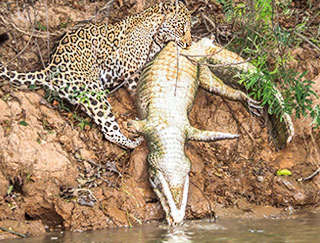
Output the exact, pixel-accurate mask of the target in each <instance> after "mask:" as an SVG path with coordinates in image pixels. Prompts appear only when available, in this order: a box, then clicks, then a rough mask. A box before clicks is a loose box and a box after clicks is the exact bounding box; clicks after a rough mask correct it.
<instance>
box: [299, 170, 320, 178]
mask: <svg viewBox="0 0 320 243" xmlns="http://www.w3.org/2000/svg"><path fill="white" fill-rule="evenodd" d="M319 173H320V167H319V168H318V169H317V170H316V171H315V172H313V173H312V174H311V175H309V176H307V177H304V178H300V179H298V181H309V180H311V179H312V178H313V177H315V176H316V175H318V174H319Z"/></svg>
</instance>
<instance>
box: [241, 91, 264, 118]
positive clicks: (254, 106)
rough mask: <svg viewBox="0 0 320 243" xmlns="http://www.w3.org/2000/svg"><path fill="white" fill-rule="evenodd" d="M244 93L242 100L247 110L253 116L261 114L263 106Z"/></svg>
mask: <svg viewBox="0 0 320 243" xmlns="http://www.w3.org/2000/svg"><path fill="white" fill-rule="evenodd" d="M244 95H245V97H244V98H245V99H244V102H245V104H246V105H247V108H248V110H249V112H250V113H252V114H253V115H255V116H261V115H262V113H263V107H262V106H260V104H261V102H259V101H256V100H254V99H252V98H250V97H249V96H247V95H246V94H244Z"/></svg>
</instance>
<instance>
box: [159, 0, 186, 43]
mask: <svg viewBox="0 0 320 243" xmlns="http://www.w3.org/2000/svg"><path fill="white" fill-rule="evenodd" d="M159 9H160V13H161V14H162V16H163V22H162V25H161V27H160V29H159V33H158V38H159V39H161V41H162V42H163V43H164V44H165V43H167V42H169V41H175V42H177V44H178V45H179V46H180V47H182V48H186V47H188V46H190V45H191V42H192V39H191V15H190V12H189V10H188V9H187V7H186V5H185V4H184V1H175V0H168V1H165V2H163V3H160V6H159Z"/></svg>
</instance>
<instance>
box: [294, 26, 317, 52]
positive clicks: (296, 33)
mask: <svg viewBox="0 0 320 243" xmlns="http://www.w3.org/2000/svg"><path fill="white" fill-rule="evenodd" d="M293 33H294V34H295V35H297V36H299V37H300V38H301V39H303V40H304V41H305V42H307V43H308V44H309V45H311V46H312V47H314V48H315V49H316V50H317V51H318V52H319V53H320V48H319V47H318V46H317V45H315V44H313V43H312V42H311V41H310V40H309V39H308V38H307V37H305V36H304V35H302V34H300V33H298V32H296V31H293Z"/></svg>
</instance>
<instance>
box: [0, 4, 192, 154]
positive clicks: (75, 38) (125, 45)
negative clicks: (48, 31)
mask: <svg viewBox="0 0 320 243" xmlns="http://www.w3.org/2000/svg"><path fill="white" fill-rule="evenodd" d="M190 30H191V28H190V13H189V11H188V9H187V8H186V6H185V5H184V4H183V2H182V1H178V5H176V1H173V0H167V1H163V2H161V3H159V4H157V5H155V6H153V7H150V8H148V9H146V10H145V11H143V12H141V13H139V14H137V15H133V16H129V17H127V18H125V19H123V20H122V21H120V22H119V23H115V24H109V25H107V24H104V23H100V24H94V23H90V24H87V25H84V26H81V27H79V28H76V29H74V30H72V31H70V32H69V33H67V34H65V35H64V36H63V37H62V38H61V39H60V40H59V42H58V43H57V45H56V49H55V51H54V52H53V54H52V57H51V60H50V62H49V64H48V65H47V67H46V68H45V69H43V70H40V71H35V72H27V73H20V72H16V71H10V70H8V69H7V68H5V67H4V66H3V65H2V64H0V79H4V80H7V81H9V82H10V83H11V84H13V85H15V86H21V85H25V86H31V85H36V86H43V87H46V88H48V89H50V90H52V91H55V92H56V93H57V94H58V95H59V96H60V97H61V98H65V99H67V100H69V101H70V102H71V103H72V104H80V105H81V107H82V109H83V110H84V111H85V112H86V113H87V114H88V115H89V116H91V117H92V119H93V120H94V122H95V123H97V124H98V125H99V126H100V128H101V131H102V132H103V134H104V135H105V138H106V139H107V140H109V141H111V142H114V143H117V144H118V145H121V146H123V147H127V148H134V147H136V146H137V145H139V144H140V142H141V138H138V139H137V140H136V141H132V140H130V139H128V138H126V137H125V136H124V135H123V134H122V133H121V131H120V128H119V125H118V123H117V122H116V120H115V117H114V115H113V114H112V112H111V106H110V105H109V103H108V100H107V89H112V88H114V87H115V86H117V85H119V84H120V83H122V82H126V86H127V88H128V89H129V91H130V92H132V93H134V91H135V89H136V85H137V81H138V78H139V76H140V72H141V69H142V68H143V67H144V65H145V64H146V63H147V62H148V61H149V60H152V59H153V57H154V56H155V54H157V53H158V52H159V51H160V50H161V49H162V48H163V47H164V46H165V44H166V43H167V42H168V41H176V42H177V43H178V44H179V46H180V47H182V48H185V47H187V46H188V45H189V44H190V43H191V33H190Z"/></svg>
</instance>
